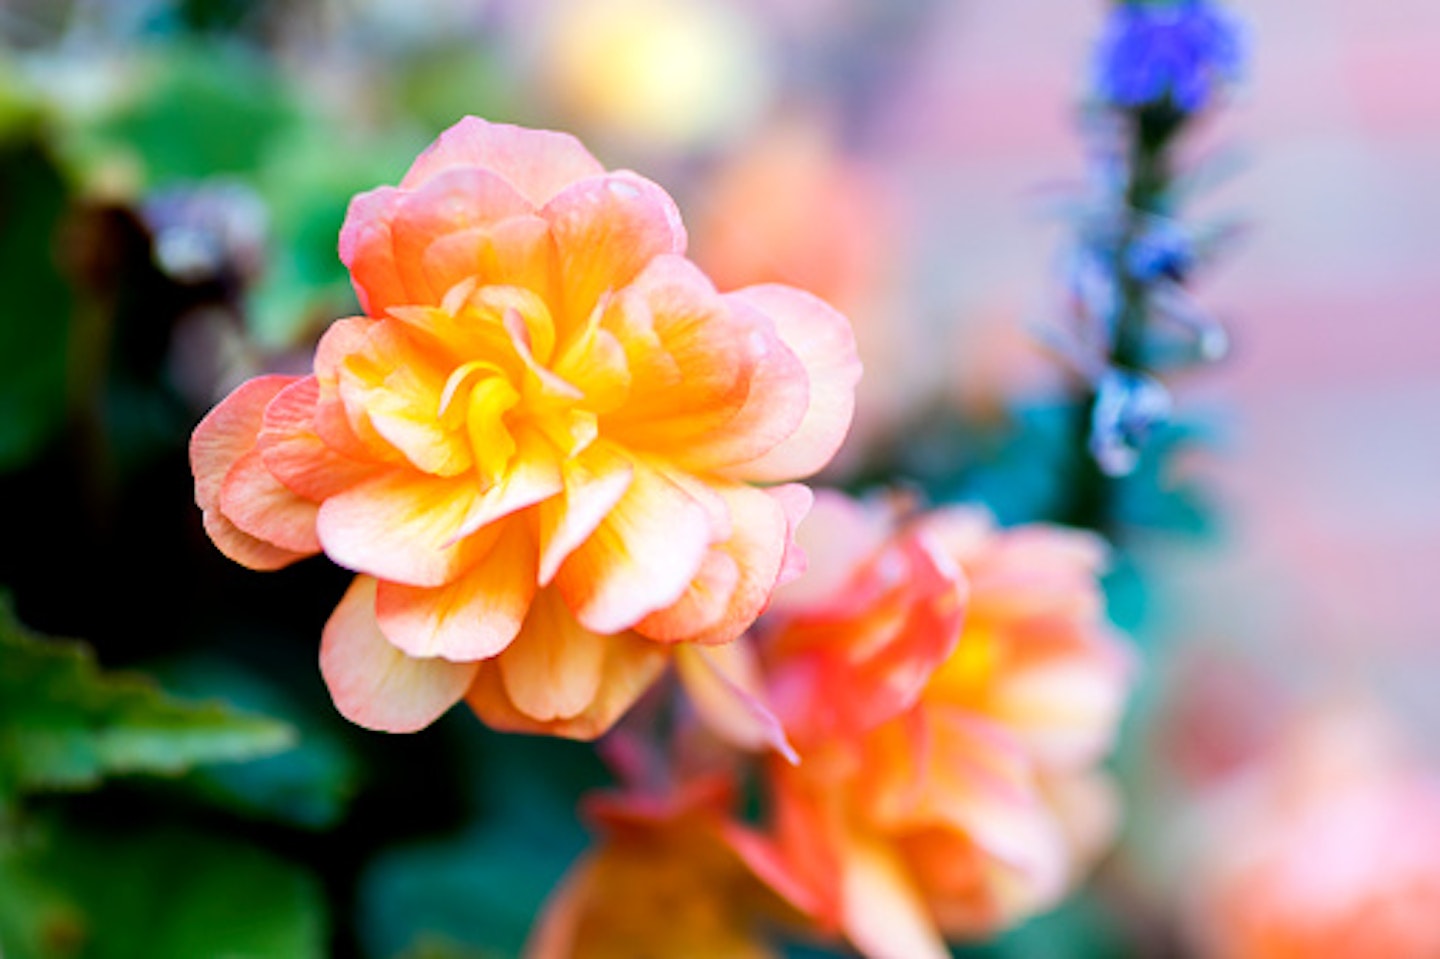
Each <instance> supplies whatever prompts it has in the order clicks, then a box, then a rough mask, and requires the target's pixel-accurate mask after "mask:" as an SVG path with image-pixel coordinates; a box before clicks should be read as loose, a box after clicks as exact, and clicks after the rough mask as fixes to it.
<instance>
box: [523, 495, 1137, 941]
mask: <svg viewBox="0 0 1440 959" xmlns="http://www.w3.org/2000/svg"><path fill="white" fill-rule="evenodd" d="M801 539H802V541H803V542H804V544H805V547H806V549H807V551H808V552H809V553H810V555H812V556H813V557H814V565H813V566H812V569H811V571H810V573H808V574H807V576H806V577H804V578H803V579H801V580H798V581H796V582H795V583H794V584H792V585H790V586H787V587H786V588H784V589H782V590H781V591H780V593H779V595H777V598H776V604H775V607H774V608H773V609H772V611H771V612H769V613H767V614H766V617H765V619H762V621H761V626H760V628H759V630H758V632H757V634H756V639H755V642H754V645H753V647H749V646H745V645H741V644H736V645H734V646H731V647H727V648H725V649H724V650H716V651H714V654H713V655H714V658H715V659H717V660H721V663H720V665H719V671H720V672H721V673H723V674H725V675H727V676H729V677H730V678H731V679H732V681H733V684H734V685H735V686H738V687H748V688H750V689H752V690H755V691H757V692H758V693H759V694H760V695H761V696H763V697H764V698H765V699H767V700H768V701H769V703H770V705H771V706H772V707H773V709H774V710H775V713H776V715H778V717H779V718H780V720H781V722H782V723H783V725H784V728H785V731H786V733H787V735H788V737H789V741H790V742H791V743H792V744H793V747H794V750H795V752H796V754H797V756H798V762H790V761H787V760H786V759H785V758H783V757H781V756H779V755H776V754H774V753H772V754H771V755H770V757H769V758H768V759H767V760H765V761H764V764H763V767H762V778H763V780H764V782H765V784H766V787H767V791H768V796H769V802H770V806H769V815H768V818H767V819H766V821H765V822H764V823H763V824H761V825H759V826H754V825H747V826H744V827H740V826H736V825H731V826H729V827H726V829H725V830H724V837H725V839H726V845H727V847H728V848H729V849H730V850H731V854H728V855H727V857H725V861H727V862H730V863H731V864H732V865H731V866H730V867H727V868H729V869H732V871H733V863H734V862H735V861H736V857H738V858H739V860H742V861H743V862H744V863H745V864H746V865H747V866H748V867H749V870H750V873H751V875H752V876H753V877H755V878H757V879H760V880H762V881H763V882H765V883H766V884H767V885H769V887H770V888H771V889H772V890H773V892H774V893H775V895H776V897H778V901H780V902H783V903H785V904H786V908H787V910H788V911H789V912H790V913H791V914H792V918H791V919H790V921H791V922H794V921H795V920H794V918H793V914H798V915H799V916H801V917H803V919H804V927H805V929H806V930H807V931H809V932H810V933H812V934H819V935H822V936H834V935H843V936H844V937H845V938H846V939H847V940H848V941H849V942H850V943H851V944H852V945H853V946H855V947H856V948H858V949H859V950H860V951H861V952H862V953H864V954H865V955H867V956H871V957H891V956H906V957H917V959H918V957H927V956H936V957H940V956H945V955H948V952H946V950H945V946H944V942H943V940H944V939H945V938H979V937H983V936H986V935H990V934H993V933H995V932H997V931H999V930H1001V929H1004V928H1007V927H1009V926H1011V925H1013V924H1015V923H1017V922H1018V921H1020V920H1021V919H1023V918H1025V917H1028V916H1030V915H1033V914H1035V913H1036V912H1038V911H1040V910H1042V909H1044V908H1047V907H1049V906H1051V905H1053V904H1054V903H1055V902H1056V901H1057V900H1058V899H1059V897H1060V896H1061V895H1062V894H1063V893H1064V892H1065V891H1066V890H1068V889H1069V888H1071V887H1072V886H1073V884H1074V883H1075V881H1076V880H1077V878H1078V877H1079V875H1080V874H1081V873H1082V872H1083V870H1084V869H1085V868H1086V866H1087V865H1088V864H1089V863H1090V862H1091V861H1092V859H1093V858H1094V856H1095V855H1096V853H1098V852H1099V851H1100V850H1101V849H1103V847H1104V846H1105V844H1106V843H1107V842H1108V841H1109V838H1110V836H1111V833H1112V830H1113V825H1114V821H1115V805H1114V798H1113V795H1112V791H1111V789H1110V786H1109V783H1108V780H1107V779H1106V778H1105V777H1104V776H1103V774H1101V773H1099V772H1098V770H1097V768H1096V767H1097V763H1098V762H1099V761H1100V760H1101V759H1102V758H1103V756H1104V754H1105V752H1106V751H1107V749H1108V747H1109V744H1110V742H1111V741H1112V739H1113V736H1114V733H1115V727H1116V723H1117V721H1118V718H1119V714H1120V710H1121V706H1122V703H1123V700H1124V696H1125V692H1126V689H1127V687H1128V676H1129V672H1130V664H1129V656H1128V653H1127V650H1126V647H1125V646H1124V645H1123V644H1122V643H1121V642H1120V640H1119V639H1118V637H1117V636H1116V635H1115V634H1114V633H1113V632H1112V631H1111V629H1110V628H1109V627H1108V626H1107V624H1106V622H1105V619H1104V616H1103V609H1102V601H1101V598H1100V594H1099V589H1098V584H1097V580H1096V574H1097V571H1098V568H1099V565H1100V563H1101V561H1102V558H1103V553H1102V550H1101V547H1100V544H1099V542H1098V541H1097V540H1096V539H1094V538H1093V537H1091V536H1089V535H1087V534H1082V533H1076V532H1072V531H1065V530H1061V529H1058V528H1053V527H1042V526H1034V527H1022V528H1017V529H1014V530H1008V531H1001V530H997V529H996V528H995V527H994V526H993V525H992V524H991V523H990V521H989V520H988V518H987V517H986V516H985V515H984V514H982V513H979V512H976V511H973V510H970V509H965V508H950V509H944V510H940V511H937V512H934V513H931V514H927V515H923V516H920V517H918V518H915V519H911V520H908V521H905V522H897V519H896V517H894V516H893V515H891V514H890V512H889V511H888V510H886V509H883V508H878V507H873V506H867V505H863V504H859V503H855V502H852V501H849V500H846V499H843V498H841V497H839V496H834V495H822V496H821V498H820V499H819V501H818V502H817V504H816V508H815V510H814V512H813V513H812V514H811V517H810V518H809V519H808V520H807V521H806V524H805V525H804V526H803V527H802V529H801ZM747 651H750V652H747ZM751 652H753V657H752V656H751ZM730 702H731V703H732V704H733V705H732V707H731V708H732V709H734V710H735V712H736V715H735V717H734V719H733V722H732V723H731V724H729V725H727V724H725V723H724V722H715V721H714V720H712V721H711V726H712V727H714V728H717V729H722V730H723V729H736V728H738V729H744V728H746V723H747V722H750V721H751V720H750V715H751V713H750V712H749V711H748V710H747V708H746V707H745V705H744V702H745V697H738V696H737V697H733V698H732V699H731V700H730ZM709 705H710V707H711V708H719V709H724V708H725V707H724V706H723V705H718V704H717V702H716V701H714V700H712V701H710V703H709ZM742 742H743V743H744V744H745V745H753V741H752V740H742ZM587 868H588V867H587ZM716 885H717V888H722V887H725V884H723V883H718V882H717V884H716ZM595 895H599V893H598V892H597V893H595ZM697 895H701V894H699V893H697ZM704 895H706V896H709V895H710V894H704ZM728 903H729V905H728V906H727V908H734V900H733V899H730V900H728ZM576 908H578V907H576V906H574V905H573V904H572V905H569V906H567V910H574V909H576ZM592 908H594V907H592ZM693 908H695V909H696V910H697V911H700V912H703V913H704V914H706V915H709V914H711V913H712V912H713V910H715V909H719V908H721V907H720V905H717V904H714V903H712V905H711V906H709V907H707V909H706V910H699V907H693ZM552 915H553V913H552ZM769 915H770V916H771V917H775V918H777V919H779V920H783V919H784V914H783V913H780V912H776V911H774V910H773V909H772V910H771V912H770V913H769ZM549 921H556V920H553V919H552V920H549ZM754 927H755V924H754V923H753V922H752V923H751V924H750V925H749V926H745V927H744V928H754ZM545 928H546V927H545V924H542V926H541V930H542V931H541V933H540V934H541V935H545V934H548V933H546V932H545ZM736 954H746V955H749V954H761V953H758V952H757V953H736Z"/></svg>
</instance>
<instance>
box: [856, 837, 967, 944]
mask: <svg viewBox="0 0 1440 959" xmlns="http://www.w3.org/2000/svg"><path fill="white" fill-rule="evenodd" d="M840 868H841V880H840V882H841V890H842V893H841V895H842V898H843V910H844V920H843V921H844V928H845V935H846V936H847V937H848V938H849V939H850V941H851V942H852V943H854V945H855V947H856V948H857V949H859V950H860V952H861V953H862V954H863V955H865V956H866V957H867V959H949V956H950V950H948V949H947V948H946V947H945V943H944V942H943V941H941V939H940V935H939V933H938V932H937V931H936V929H935V925H934V923H933V922H932V921H931V919H930V916H929V913H928V911H927V909H926V906H925V900H924V899H923V897H922V896H921V894H920V891H919V889H917V888H916V886H915V881H914V878H913V877H912V876H910V875H909V873H908V872H907V871H906V869H905V864H904V862H903V861H902V860H901V859H900V857H899V856H898V855H897V854H896V853H895V851H894V849H893V848H891V847H890V846H889V845H888V844H887V843H885V842H883V841H881V840H878V839H876V838H873V837H870V836H865V835H863V834H859V833H852V834H850V835H848V836H847V837H846V838H845V840H844V844H843V846H842V853H841V861H840Z"/></svg>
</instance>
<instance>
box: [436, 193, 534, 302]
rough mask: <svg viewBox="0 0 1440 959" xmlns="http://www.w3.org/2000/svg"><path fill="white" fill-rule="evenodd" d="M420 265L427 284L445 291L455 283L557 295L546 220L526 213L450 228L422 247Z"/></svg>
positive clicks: (441, 291)
mask: <svg viewBox="0 0 1440 959" xmlns="http://www.w3.org/2000/svg"><path fill="white" fill-rule="evenodd" d="M420 268H421V271H422V272H423V274H424V277H425V280H426V282H427V283H428V284H429V285H430V289H432V290H435V291H439V292H440V293H441V297H442V299H441V302H442V303H443V302H444V297H445V295H446V293H447V292H448V291H450V290H452V289H454V288H455V286H456V285H457V284H459V283H463V282H466V281H467V280H469V281H474V283H475V284H476V285H477V287H478V286H483V285H491V284H503V285H506V286H517V287H523V288H524V289H527V290H530V291H532V292H534V293H536V294H537V295H539V296H541V297H544V299H545V300H546V301H547V302H554V301H555V300H556V297H557V296H558V290H559V287H558V286H557V283H558V277H557V273H556V264H555V244H554V241H553V240H552V239H551V237H550V224H549V223H547V222H545V220H544V219H542V218H540V217H538V216H532V215H528V214H527V215H519V216H512V217H508V218H506V219H503V220H500V221H498V222H495V223H490V224H487V225H485V226H472V227H465V228H463V229H456V230H454V231H452V232H450V233H446V234H445V235H444V236H440V237H437V238H435V239H434V240H432V241H431V242H430V244H429V245H428V246H427V247H426V248H425V252H424V254H423V255H422V256H421V259H420Z"/></svg>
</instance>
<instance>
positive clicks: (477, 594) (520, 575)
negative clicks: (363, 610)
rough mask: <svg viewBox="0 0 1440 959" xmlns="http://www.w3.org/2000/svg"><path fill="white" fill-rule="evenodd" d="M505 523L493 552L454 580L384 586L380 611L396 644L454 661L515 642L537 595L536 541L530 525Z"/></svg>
mask: <svg viewBox="0 0 1440 959" xmlns="http://www.w3.org/2000/svg"><path fill="white" fill-rule="evenodd" d="M502 525H503V528H502V529H501V531H500V532H499V535H498V537H497V538H496V540H495V544H494V546H492V547H491V548H490V551H489V552H488V553H486V554H485V556H484V557H483V558H481V559H480V560H479V561H478V562H476V564H475V565H474V566H473V567H471V568H470V569H469V570H468V571H466V572H465V573H464V574H463V575H461V576H460V577H459V578H458V579H456V580H455V581H454V582H453V583H450V584H448V585H445V586H440V587H436V588H433V589H427V588H424V587H419V586H405V585H402V584H400V583H395V582H390V581H388V580H386V581H384V582H382V583H381V584H380V588H379V590H378V592H377V594H376V600H375V614H376V618H377V619H378V620H379V624H380V630H381V632H383V633H384V634H385V637H386V638H387V639H389V640H390V642H391V643H393V644H394V645H395V646H396V647H397V648H398V649H400V650H401V651H402V652H404V653H406V654H408V655H410V656H417V657H427V656H440V657H442V658H444V659H448V660H452V661H454V662H469V661H472V660H477V659H488V658H490V657H492V656H496V655H499V653H500V652H501V650H503V649H505V647H506V646H508V645H510V642H511V641H512V640H513V639H514V638H515V636H516V635H517V634H518V633H519V632H520V625H521V623H522V622H524V620H525V614H526V611H527V610H528V609H529V608H530V600H531V598H532V597H533V596H534V595H535V544H534V540H533V538H532V537H531V535H530V532H529V530H528V529H526V528H525V524H524V523H521V522H516V521H510V522H506V523H504V524H502Z"/></svg>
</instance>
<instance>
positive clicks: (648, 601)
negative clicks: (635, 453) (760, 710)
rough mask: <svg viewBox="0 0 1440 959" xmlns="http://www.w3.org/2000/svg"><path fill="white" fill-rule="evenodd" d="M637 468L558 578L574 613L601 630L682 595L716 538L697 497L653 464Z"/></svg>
mask: <svg viewBox="0 0 1440 959" xmlns="http://www.w3.org/2000/svg"><path fill="white" fill-rule="evenodd" d="M632 468H633V475H632V478H631V481H630V485H629V487H628V488H627V489H626V490H625V493H624V495H623V496H621V498H620V499H619V501H618V502H617V503H616V504H615V506H614V508H612V509H611V510H610V511H609V512H608V513H606V514H605V518H604V519H603V520H601V521H600V524H599V525H598V526H596V528H595V532H594V533H592V534H591V535H590V537H589V538H588V539H586V540H585V542H584V543H582V544H581V545H580V546H579V547H577V548H576V549H575V550H574V551H573V552H572V553H571V554H570V556H569V557H568V558H566V560H565V562H564V563H562V564H561V566H560V571H559V573H558V574H557V575H556V577H555V583H556V585H557V586H558V587H559V589H560V592H561V594H562V595H563V596H564V597H565V601H566V602H567V603H568V604H569V605H570V608H571V609H572V610H573V611H574V613H575V617H576V618H577V619H578V620H579V621H580V622H581V623H583V624H584V625H585V626H586V627H587V628H589V629H592V630H594V631H595V632H597V633H616V632H619V631H621V630H623V629H628V628H629V627H631V626H633V625H634V624H635V623H636V622H638V621H639V620H640V619H641V618H642V617H644V616H645V615H647V614H648V613H652V612H654V611H655V610H657V609H663V608H664V607H666V606H668V605H670V604H671V603H673V602H675V601H676V600H677V599H679V598H680V596H681V595H682V594H683V593H684V592H685V589H686V587H687V586H688V585H689V584H690V581H691V580H692V579H694V578H695V574H696V573H697V572H698V571H699V569H700V564H701V562H702V561H703V560H704V558H705V554H706V551H707V550H708V548H709V546H710V542H711V538H712V535H713V530H712V528H711V523H710V518H709V514H708V513H707V511H706V509H705V507H704V505H702V504H701V503H700V501H698V500H696V499H695V498H694V497H693V496H691V495H690V494H689V493H687V492H686V491H685V490H684V489H682V488H681V487H680V486H679V485H678V484H677V483H675V482H674V481H673V480H671V479H670V478H668V477H667V476H666V475H665V474H664V473H662V472H661V471H660V470H658V469H656V468H654V467H653V466H651V465H649V464H648V463H645V462H643V461H640V460H635V461H633V463H632Z"/></svg>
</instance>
